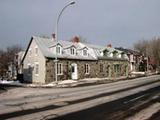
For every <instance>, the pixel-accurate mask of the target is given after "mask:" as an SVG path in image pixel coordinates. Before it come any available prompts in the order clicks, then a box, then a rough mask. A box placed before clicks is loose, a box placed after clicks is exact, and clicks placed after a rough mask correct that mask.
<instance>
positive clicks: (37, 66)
mask: <svg viewBox="0 0 160 120" xmlns="http://www.w3.org/2000/svg"><path fill="white" fill-rule="evenodd" d="M35 74H36V75H38V74H39V64H38V63H36V64H35Z"/></svg>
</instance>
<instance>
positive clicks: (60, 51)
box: [56, 46, 62, 54]
mask: <svg viewBox="0 0 160 120" xmlns="http://www.w3.org/2000/svg"><path fill="white" fill-rule="evenodd" d="M56 52H57V54H61V53H62V48H61V46H57V47H56Z"/></svg>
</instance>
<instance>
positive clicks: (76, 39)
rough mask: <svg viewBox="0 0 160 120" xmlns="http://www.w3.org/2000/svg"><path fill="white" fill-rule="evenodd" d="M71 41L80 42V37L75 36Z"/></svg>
mask: <svg viewBox="0 0 160 120" xmlns="http://www.w3.org/2000/svg"><path fill="white" fill-rule="evenodd" d="M71 41H72V42H73V43H78V42H80V39H79V37H77V36H75V37H74V38H73V39H72V40H71Z"/></svg>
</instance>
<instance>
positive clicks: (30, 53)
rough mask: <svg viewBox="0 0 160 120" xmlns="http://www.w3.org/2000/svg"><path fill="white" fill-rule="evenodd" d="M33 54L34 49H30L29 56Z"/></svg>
mask: <svg viewBox="0 0 160 120" xmlns="http://www.w3.org/2000/svg"><path fill="white" fill-rule="evenodd" d="M31 56H32V49H29V57H31Z"/></svg>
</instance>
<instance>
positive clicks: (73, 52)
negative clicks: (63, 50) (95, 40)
mask: <svg viewBox="0 0 160 120" xmlns="http://www.w3.org/2000/svg"><path fill="white" fill-rule="evenodd" d="M75 54H76V50H75V48H74V47H72V48H71V55H75Z"/></svg>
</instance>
